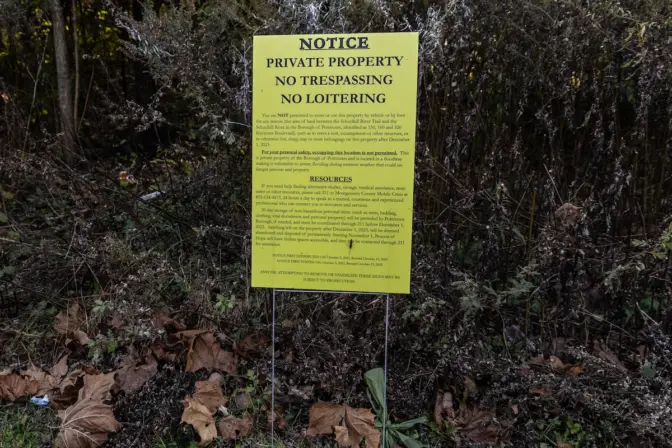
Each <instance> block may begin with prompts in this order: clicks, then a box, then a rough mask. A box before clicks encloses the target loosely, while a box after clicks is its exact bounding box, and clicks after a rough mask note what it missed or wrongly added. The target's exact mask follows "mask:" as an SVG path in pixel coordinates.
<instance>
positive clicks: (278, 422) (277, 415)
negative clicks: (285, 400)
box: [266, 405, 287, 429]
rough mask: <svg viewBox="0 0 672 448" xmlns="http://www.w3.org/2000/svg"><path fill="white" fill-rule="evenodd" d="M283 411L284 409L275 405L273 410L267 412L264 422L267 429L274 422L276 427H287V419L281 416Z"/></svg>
mask: <svg viewBox="0 0 672 448" xmlns="http://www.w3.org/2000/svg"><path fill="white" fill-rule="evenodd" d="M284 412H285V411H284V409H283V408H282V406H280V405H276V406H275V412H271V411H268V412H267V415H266V423H267V426H268V428H269V429H271V428H272V427H273V424H275V427H276V428H277V429H287V421H286V420H285V418H284V417H283V416H282V414H283V413H284Z"/></svg>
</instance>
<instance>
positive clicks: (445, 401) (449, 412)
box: [434, 391, 455, 429]
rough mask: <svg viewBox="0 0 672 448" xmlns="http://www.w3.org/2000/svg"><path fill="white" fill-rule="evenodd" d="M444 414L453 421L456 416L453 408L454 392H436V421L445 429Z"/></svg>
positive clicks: (437, 424) (440, 427)
mask: <svg viewBox="0 0 672 448" xmlns="http://www.w3.org/2000/svg"><path fill="white" fill-rule="evenodd" d="M444 416H445V417H446V418H447V419H449V420H450V421H452V420H453V419H454V418H455V410H454V409H453V394H451V393H450V392H442V391H437V392H436V401H435V402H434V422H435V423H436V426H438V427H439V429H443V420H444Z"/></svg>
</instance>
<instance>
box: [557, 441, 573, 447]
mask: <svg viewBox="0 0 672 448" xmlns="http://www.w3.org/2000/svg"><path fill="white" fill-rule="evenodd" d="M555 446H556V448H574V447H573V446H572V444H571V443H567V442H560V441H558V442H556V443H555Z"/></svg>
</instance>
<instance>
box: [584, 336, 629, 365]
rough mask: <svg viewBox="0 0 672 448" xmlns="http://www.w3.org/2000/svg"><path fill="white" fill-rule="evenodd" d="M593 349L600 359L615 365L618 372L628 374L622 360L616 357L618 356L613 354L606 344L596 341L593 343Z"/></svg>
mask: <svg viewBox="0 0 672 448" xmlns="http://www.w3.org/2000/svg"><path fill="white" fill-rule="evenodd" d="M593 348H594V349H595V354H596V355H597V357H598V358H600V359H601V360H603V361H606V362H607V363H609V364H611V365H613V366H614V367H616V369H617V370H619V371H621V372H623V373H627V371H628V369H627V368H626V367H625V366H624V365H623V363H622V362H621V360H620V359H618V356H616V354H615V353H614V352H612V351H611V350H610V349H609V347H607V345H606V344H602V343H600V341H597V340H596V341H594V342H593Z"/></svg>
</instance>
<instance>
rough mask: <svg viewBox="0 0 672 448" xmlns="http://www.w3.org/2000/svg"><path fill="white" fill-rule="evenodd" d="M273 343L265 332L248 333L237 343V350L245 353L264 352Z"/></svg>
mask: <svg viewBox="0 0 672 448" xmlns="http://www.w3.org/2000/svg"><path fill="white" fill-rule="evenodd" d="M270 345H271V339H270V338H269V337H268V336H266V335H265V334H261V335H248V336H246V337H245V339H243V340H242V341H240V342H239V343H238V344H237V345H236V350H237V351H239V352H240V353H244V354H261V353H264V352H265V351H266V350H267V349H268V347H269V346H270Z"/></svg>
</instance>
